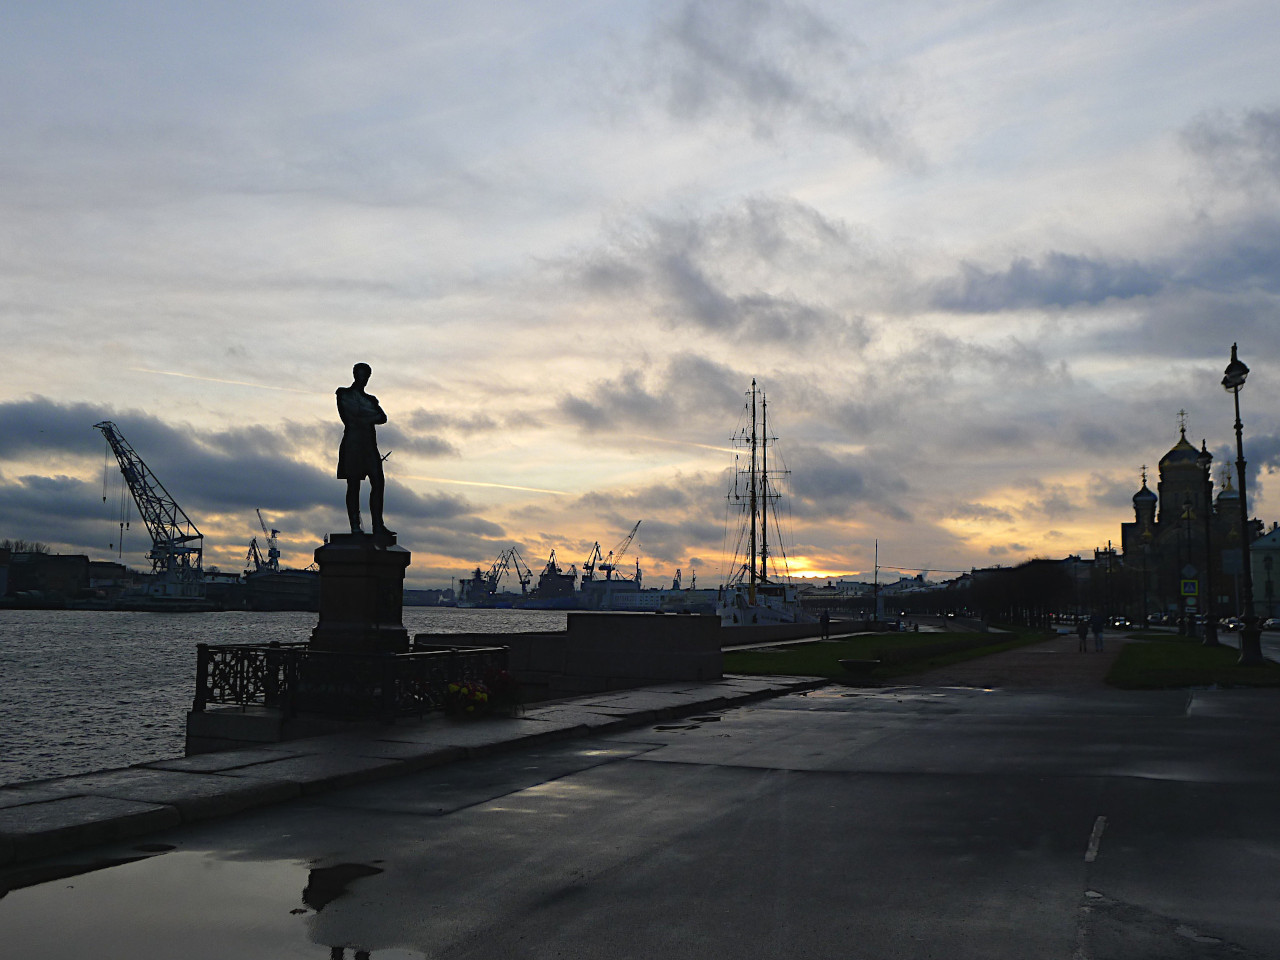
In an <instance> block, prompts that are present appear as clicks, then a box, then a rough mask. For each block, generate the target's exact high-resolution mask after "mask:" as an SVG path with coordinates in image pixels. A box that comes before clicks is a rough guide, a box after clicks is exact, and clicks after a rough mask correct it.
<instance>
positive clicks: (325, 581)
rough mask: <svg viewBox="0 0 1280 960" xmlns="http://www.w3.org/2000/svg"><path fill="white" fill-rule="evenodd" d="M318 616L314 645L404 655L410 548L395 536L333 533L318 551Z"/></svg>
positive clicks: (339, 650) (336, 650)
mask: <svg viewBox="0 0 1280 960" xmlns="http://www.w3.org/2000/svg"><path fill="white" fill-rule="evenodd" d="M315 557H316V563H317V564H318V565H319V567H320V619H319V622H318V623H317V624H316V628H315V629H314V630H313V631H312V632H311V648H312V649H313V650H325V651H332V652H336V653H406V652H408V650H409V634H408V631H406V630H405V628H404V624H403V622H402V621H401V616H402V608H403V606H404V572H405V570H406V569H407V568H408V566H409V558H410V555H409V551H408V550H406V549H404V547H398V546H396V540H395V537H394V536H389V535H384V534H368V533H334V534H330V535H329V542H328V543H326V544H325V545H324V546H322V547H320V548H319V549H318V550H316V553H315Z"/></svg>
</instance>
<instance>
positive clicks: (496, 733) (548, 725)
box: [380, 717, 576, 756]
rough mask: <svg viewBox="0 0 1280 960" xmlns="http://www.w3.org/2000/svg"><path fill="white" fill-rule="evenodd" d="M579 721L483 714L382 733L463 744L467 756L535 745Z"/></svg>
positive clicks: (410, 739) (431, 742)
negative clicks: (572, 722) (541, 719)
mask: <svg viewBox="0 0 1280 960" xmlns="http://www.w3.org/2000/svg"><path fill="white" fill-rule="evenodd" d="M575 727H576V724H570V723H562V722H560V721H550V720H547V721H541V722H534V721H531V720H527V719H525V718H523V717H520V718H515V717H482V718H476V719H474V720H455V719H451V718H442V719H440V720H438V721H436V722H428V723H423V724H421V725H418V726H414V727H409V726H405V727H392V728H388V729H387V730H385V731H384V732H383V733H382V734H381V735H380V736H381V738H382V739H384V740H392V741H400V742H404V743H420V744H429V745H433V746H437V747H461V748H462V749H464V750H465V751H467V755H468V756H478V755H480V754H483V753H486V752H489V751H493V750H502V749H509V748H511V747H513V746H518V745H521V744H523V745H532V744H533V743H536V742H539V741H541V740H545V739H552V738H556V737H561V736H564V735H566V734H570V733H574V732H575V729H574V728H575Z"/></svg>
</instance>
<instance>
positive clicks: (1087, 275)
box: [932, 251, 1167, 313]
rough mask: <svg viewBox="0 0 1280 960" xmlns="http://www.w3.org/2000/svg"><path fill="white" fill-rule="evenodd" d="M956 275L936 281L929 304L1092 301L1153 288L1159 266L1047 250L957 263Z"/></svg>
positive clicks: (1161, 281) (979, 306) (972, 306)
mask: <svg viewBox="0 0 1280 960" xmlns="http://www.w3.org/2000/svg"><path fill="white" fill-rule="evenodd" d="M959 269H960V275H959V276H958V277H953V278H951V279H948V280H944V281H941V282H939V283H938V284H936V286H935V288H934V292H933V296H932V300H933V304H934V306H936V307H938V308H939V309H942V310H953V311H959V312H964V313H997V312H1000V311H1004V310H1020V309H1027V308H1030V309H1037V308H1061V307H1070V306H1077V305H1081V304H1084V305H1097V304H1100V303H1103V302H1105V301H1107V300H1111V299H1116V298H1118V299H1132V298H1134V297H1146V296H1151V295H1153V294H1155V293H1156V292H1157V291H1159V290H1160V289H1161V288H1162V287H1163V286H1164V285H1165V283H1166V282H1167V278H1166V277H1165V276H1163V275H1162V273H1161V271H1159V270H1157V269H1153V268H1151V267H1148V266H1145V265H1143V264H1140V263H1137V262H1135V261H1116V262H1108V261H1105V260H1099V259H1094V258H1089V257H1082V256H1077V255H1074V254H1069V253H1061V252H1056V251H1051V252H1050V253H1047V254H1045V255H1044V257H1043V258H1042V259H1041V260H1040V262H1039V263H1036V262H1033V261H1032V260H1030V259H1029V258H1026V257H1019V258H1017V259H1015V260H1014V261H1013V262H1012V263H1010V264H1009V266H1008V267H1006V268H1004V269H1002V270H985V269H983V268H981V267H978V266H975V265H974V264H971V263H962V264H961V265H960V268H959Z"/></svg>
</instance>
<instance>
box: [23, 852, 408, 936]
mask: <svg viewBox="0 0 1280 960" xmlns="http://www.w3.org/2000/svg"><path fill="white" fill-rule="evenodd" d="M381 872H382V870H381V868H379V867H374V866H369V865H365V864H350V863H348V864H338V865H336V866H331V867H319V868H311V866H310V864H307V863H305V862H302V861H294V860H274V861H245V860H226V859H222V858H220V857H219V856H216V855H213V854H209V853H198V852H191V851H174V852H168V853H161V852H159V851H157V855H155V856H150V857H147V858H145V859H142V860H137V861H133V862H129V863H123V864H121V865H119V866H113V867H110V868H108V869H102V870H97V871H95V872H92V873H81V874H79V875H76V876H70V877H62V878H59V879H56V880H51V881H49V882H45V883H39V884H36V885H35V886H30V887H25V888H22V889H18V890H13V891H11V892H10V893H9V894H8V896H6V897H4V898H3V899H0V942H2V943H3V950H4V953H5V955H6V956H14V957H42V958H48V960H82V958H84V957H94V958H97V960H111V958H120V960H125V958H128V960H150V958H156V960H160V958H165V960H168V958H172V957H183V958H185V960H204V958H208V960H215V958H218V960H224V958H226V957H228V956H234V957H236V958H238V960H248V958H257V957H261V958H272V960H292V958H300V960H301V958H306V960H324V958H325V957H330V958H342V960H348V958H349V960H365V958H368V960H422V957H423V955H422V954H421V953H418V952H416V951H412V950H404V949H374V950H368V949H365V948H364V946H363V945H362V944H359V943H358V942H352V941H346V942H344V939H345V938H344V937H343V935H342V931H341V929H340V927H335V925H334V924H332V923H329V924H326V927H325V931H324V936H323V940H322V941H321V942H319V943H317V942H316V940H315V939H313V937H314V935H315V934H316V933H317V932H318V931H317V930H316V929H315V926H314V921H316V920H318V919H319V911H321V910H323V909H324V908H325V907H326V906H328V905H329V904H331V903H332V902H333V901H335V900H337V899H338V898H341V897H342V896H343V895H344V894H350V893H351V891H352V890H358V889H359V883H360V881H361V880H362V879H363V878H365V877H371V876H374V875H376V874H379V873H381ZM327 915H328V914H327V913H326V917H327ZM335 919H336V918H335Z"/></svg>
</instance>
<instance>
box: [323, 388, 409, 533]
mask: <svg viewBox="0 0 1280 960" xmlns="http://www.w3.org/2000/svg"><path fill="white" fill-rule="evenodd" d="M372 374H373V370H372V368H371V367H370V366H369V365H368V364H367V363H357V364H356V365H355V366H354V367H352V368H351V375H352V378H353V379H352V383H351V386H349V387H339V388H338V389H337V390H336V391H335V393H336V394H337V398H338V416H339V417H341V418H342V426H343V431H342V444H341V446H339V447H338V479H339V480H345V481H347V519H348V520H349V521H350V522H351V532H352V533H364V529H363V526H362V524H361V520H360V481H361V480H363V479H365V478H366V477H368V479H369V514H370V516H371V517H372V519H373V532H374V534H375V535H376V534H383V535H385V536H392V537H394V536H395V534H394V533H393V532H392V531H390V530H388V529H387V527H386V525H385V524H384V523H383V522H382V501H383V493H384V490H385V488H386V479H385V478H384V476H383V473H382V455H381V454H380V453H379V452H378V436H377V432H376V430H375V429H374V428H375V427H376V425H377V424H380V423H386V422H387V415H386V414H385V413H383V412H382V407H381V406H380V405H379V404H378V398H377V397H375V396H373V394H370V393H366V392H365V389H364V388H365V385H366V384H368V382H369V377H370V376H371V375H372Z"/></svg>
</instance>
